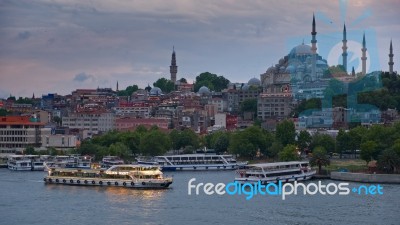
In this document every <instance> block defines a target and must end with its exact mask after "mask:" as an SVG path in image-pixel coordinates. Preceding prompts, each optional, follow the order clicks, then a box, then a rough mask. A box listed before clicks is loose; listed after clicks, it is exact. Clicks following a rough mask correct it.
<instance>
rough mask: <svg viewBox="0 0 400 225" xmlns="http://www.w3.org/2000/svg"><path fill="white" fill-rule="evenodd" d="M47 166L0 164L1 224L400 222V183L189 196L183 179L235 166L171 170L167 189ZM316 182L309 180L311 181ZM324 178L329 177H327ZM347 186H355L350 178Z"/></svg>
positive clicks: (220, 177)
mask: <svg viewBox="0 0 400 225" xmlns="http://www.w3.org/2000/svg"><path fill="white" fill-rule="evenodd" d="M44 175H45V172H30V171H29V172H15V171H9V170H8V169H0V187H1V189H0V217H1V218H0V224H7V225H12V224H18V225H23V224H41V225H47V224H49V225H50V224H51V225H53V224H96V225H100V224H118V225H119V224H149V225H150V224H151V225H152V224H396V225H397V224H399V221H400V185H383V188H384V194H383V195H376V196H372V195H369V196H358V195H355V194H351V195H348V196H338V195H335V196H322V195H314V196H303V195H297V196H288V197H287V199H286V200H284V201H283V200H282V198H281V196H255V197H254V198H253V199H251V200H246V199H245V196H243V195H242V196H238V195H235V196H230V195H223V196H218V195H212V196H208V195H205V194H201V195H199V196H196V195H191V196H189V195H188V187H187V183H188V181H189V180H190V179H191V178H193V177H194V178H196V179H197V180H196V182H195V183H199V182H205V183H206V182H212V183H214V184H216V183H219V182H223V183H229V182H231V181H232V179H233V177H234V171H221V172H199V171H195V172H174V173H172V172H171V173H167V175H170V176H171V175H173V176H174V183H173V184H172V186H171V187H172V188H170V189H167V190H134V189H125V188H115V187H82V186H64V185H45V184H44V183H43V181H42V179H43V177H44ZM311 182H314V181H311ZM323 182H324V183H327V182H333V181H330V180H325V181H323ZM351 185H359V184H354V183H351Z"/></svg>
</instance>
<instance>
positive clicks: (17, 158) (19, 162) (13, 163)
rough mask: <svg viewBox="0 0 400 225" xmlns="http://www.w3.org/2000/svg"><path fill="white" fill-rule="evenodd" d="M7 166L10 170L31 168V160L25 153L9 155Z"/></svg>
mask: <svg viewBox="0 0 400 225" xmlns="http://www.w3.org/2000/svg"><path fill="white" fill-rule="evenodd" d="M7 167H8V169H10V170H18V171H27V170H32V160H31V159H30V158H29V156H27V155H9V156H8V160H7Z"/></svg>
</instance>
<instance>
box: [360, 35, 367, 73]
mask: <svg viewBox="0 0 400 225" xmlns="http://www.w3.org/2000/svg"><path fill="white" fill-rule="evenodd" d="M362 45H363V47H362V49H361V51H362V57H361V63H362V73H361V74H362V75H363V76H364V75H365V74H366V73H367V47H366V44H365V33H364V35H363V43H362Z"/></svg>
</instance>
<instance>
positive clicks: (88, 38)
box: [0, 0, 400, 98]
mask: <svg viewBox="0 0 400 225" xmlns="http://www.w3.org/2000/svg"><path fill="white" fill-rule="evenodd" d="M399 9H400V1H398V0H385V1H374V0H349V1H311V0H305V1H282V0H273V1H266V0H251V1H250V0H248V1H243V0H217V1H215V0H196V1H184V0H168V1H166V0H142V1H136V0H129V1H127V0H87V1H82V0H35V1H33V0H18V1H15V0H0V98H6V97H8V96H9V95H10V94H12V95H14V96H17V97H19V96H22V97H31V96H32V93H35V95H36V96H37V97H39V96H41V95H42V94H47V93H58V94H63V95H64V94H68V93H71V91H73V90H75V89H78V88H97V87H111V88H113V89H115V86H116V82H117V81H119V87H120V89H124V88H126V87H127V86H129V85H133V84H137V85H138V86H139V87H141V88H144V87H145V86H147V84H150V85H152V83H153V82H155V81H156V80H157V79H158V78H161V77H165V78H168V79H169V78H170V74H169V65H170V63H171V53H172V46H175V51H176V57H177V64H178V76H177V78H178V79H180V78H182V77H184V78H186V79H187V80H188V81H190V82H192V81H193V80H194V79H195V77H196V76H197V75H199V74H200V73H201V72H206V71H209V72H211V73H215V74H218V75H223V76H224V77H226V78H227V79H229V80H230V81H231V82H247V81H248V80H249V79H251V78H253V77H257V78H259V77H260V74H262V73H264V72H265V71H266V70H267V69H268V67H270V66H271V65H273V64H276V63H278V61H279V59H280V58H282V57H283V56H285V55H287V54H288V52H289V51H290V49H291V48H293V47H294V46H296V45H298V44H301V42H302V40H303V39H304V43H305V44H310V40H311V34H310V32H311V22H312V14H313V12H314V13H315V17H316V23H317V32H318V33H317V40H318V48H319V49H324V47H323V46H324V45H325V48H328V49H331V46H334V45H335V44H337V43H340V46H341V36H340V35H341V32H342V29H343V22H346V26H347V30H348V32H349V33H350V34H349V37H348V39H349V41H353V42H354V43H359V42H361V41H362V33H363V32H364V31H366V39H367V48H368V52H369V54H370V55H369V58H368V60H370V59H375V62H371V64H374V65H375V66H376V65H377V66H376V67H374V68H372V69H370V71H369V72H371V70H374V69H376V68H377V69H379V70H384V71H387V70H388V64H387V62H388V54H389V52H388V51H389V43H390V39H392V40H393V48H394V62H395V64H394V70H395V71H399V68H400V67H399V65H400V13H399ZM327 45H330V46H329V47H326V46H327ZM354 46H357V45H354ZM350 50H351V49H350ZM335 51H336V53H335ZM328 53H329V52H322V50H321V52H320V54H321V55H322V57H323V58H325V59H327V60H328V63H330V62H332V60H333V61H335V60H336V61H338V60H341V59H334V58H335V55H339V53H341V48H340V47H339V48H336V49H333V50H331V52H330V53H329V54H330V55H331V56H329V54H328ZM359 54H361V50H360V49H355V52H354V55H355V56H357V55H359ZM332 57H333V58H332ZM336 58H337V57H336ZM352 58H353V60H352V61H353V62H352V63H351V62H349V63H350V64H353V65H356V69H357V70H358V67H357V59H356V58H355V57H349V60H351V59H352ZM338 62H339V61H338ZM340 62H341V61H340ZM330 65H332V63H330Z"/></svg>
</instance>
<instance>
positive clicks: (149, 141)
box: [139, 130, 171, 156]
mask: <svg viewBox="0 0 400 225" xmlns="http://www.w3.org/2000/svg"><path fill="white" fill-rule="evenodd" d="M170 147H171V141H170V140H169V137H168V135H166V134H165V133H163V132H161V131H159V130H153V131H149V132H147V133H145V134H143V136H142V138H141V140H140V147H139V149H140V152H141V153H142V154H143V155H148V156H156V155H163V154H165V153H166V152H167V150H169V149H170Z"/></svg>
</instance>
